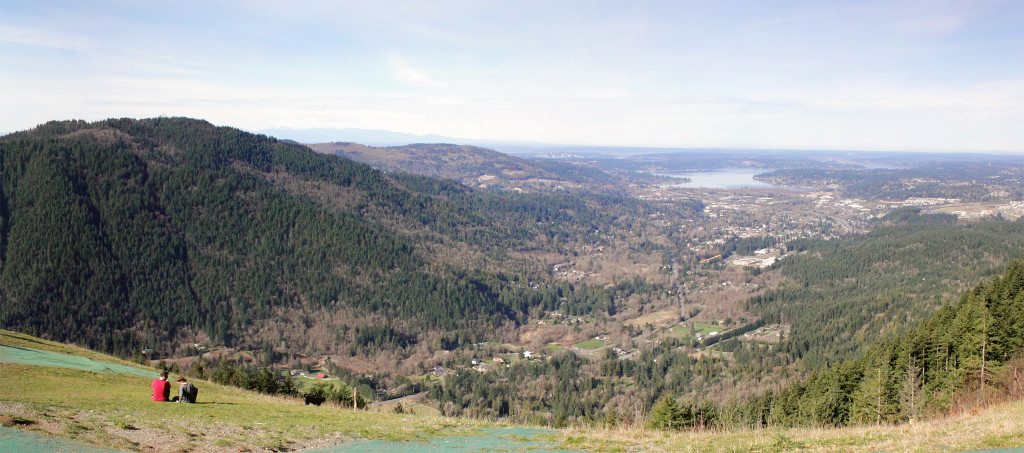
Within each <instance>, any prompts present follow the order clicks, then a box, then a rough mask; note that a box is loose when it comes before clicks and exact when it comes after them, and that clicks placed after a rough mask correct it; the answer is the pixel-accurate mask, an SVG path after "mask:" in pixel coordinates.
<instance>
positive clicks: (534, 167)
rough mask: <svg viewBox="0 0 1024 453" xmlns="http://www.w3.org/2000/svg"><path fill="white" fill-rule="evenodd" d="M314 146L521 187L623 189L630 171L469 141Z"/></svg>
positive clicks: (388, 166) (390, 167)
mask: <svg viewBox="0 0 1024 453" xmlns="http://www.w3.org/2000/svg"><path fill="white" fill-rule="evenodd" d="M309 147H310V148H312V149H313V150H315V151H318V152H321V153H325V154H334V155H338V156H344V157H347V158H349V159H352V160H354V161H356V162H362V163H364V164H368V165H370V166H372V167H374V168H377V169H380V170H385V171H391V172H406V173H413V174H418V175H425V176H430V177H434V178H445V179H453V180H456V181H459V182H461V183H463V184H465V185H467V186H471V187H478V188H492V189H501V190H514V191H520V192H523V191H525V192H552V191H578V190H592V191H599V192H620V191H621V190H622V188H623V187H626V183H624V181H625V177H624V176H621V175H620V174H619V173H618V172H615V171H614V170H613V171H604V170H600V169H597V168H595V167H594V166H593V165H591V164H589V163H586V162H569V161H563V160H553V159H527V158H520V157H516V156H511V155H508V154H503V153H500V152H497V151H494V150H490V149H486V148H480V147H477V146H470V145H450V144H415V145H405V146H392V147H373V146H365V145H360V144H357V143H350V142H336V143H319V144H312V145H309Z"/></svg>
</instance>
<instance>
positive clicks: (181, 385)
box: [153, 371, 199, 403]
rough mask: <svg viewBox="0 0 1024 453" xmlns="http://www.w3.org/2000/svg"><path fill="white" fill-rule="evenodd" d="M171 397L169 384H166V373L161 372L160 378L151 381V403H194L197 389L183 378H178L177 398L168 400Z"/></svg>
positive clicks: (197, 393) (197, 392)
mask: <svg viewBox="0 0 1024 453" xmlns="http://www.w3.org/2000/svg"><path fill="white" fill-rule="evenodd" d="M169 396H171V383H170V382H167V371H161V372H160V377H159V378H156V379H153V401H176V402H179V403H194V402H196V397H197V396H199V389H198V388H196V386H194V385H192V383H191V382H189V381H188V379H185V376H181V377H179V378H178V396H176V397H174V399H169V398H168V397H169Z"/></svg>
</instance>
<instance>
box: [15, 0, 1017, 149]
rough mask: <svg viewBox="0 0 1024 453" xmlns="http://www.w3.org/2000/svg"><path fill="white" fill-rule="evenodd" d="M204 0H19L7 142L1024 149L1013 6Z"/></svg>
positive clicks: (1003, 0) (881, 1)
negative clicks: (210, 136)
mask: <svg viewBox="0 0 1024 453" xmlns="http://www.w3.org/2000/svg"><path fill="white" fill-rule="evenodd" d="M186 3H187V2H186ZM188 5H190V6H188V7H182V3H180V2H175V3H153V2H137V3H134V2H129V3H123V2H117V1H96V2H72V1H54V2H36V1H12V2H5V3H4V6H3V11H2V13H3V14H0V58H3V60H4V61H5V65H4V67H3V69H0V99H2V100H3V106H4V107H3V108H2V109H0V131H3V132H4V133H8V132H14V131H18V130H24V129H28V128H31V127H34V126H35V125H38V124H41V123H44V122H46V121H49V120H62V119H72V118H80V119H85V120H88V121H95V120H102V119H106V118H112V117H134V118H146V117H157V116H162V115H164V116H186V117H192V118H201V119H206V120H208V121H210V122H212V123H214V124H217V125H224V126H232V127H237V128H240V129H244V130H251V131H257V130H263V129H270V128H291V129H304V128H347V129H365V130H385V131H396V132H399V133H404V134H412V135H414V136H432V135H436V136H439V137H455V138H460V139H464V140H465V141H478V142H479V141H487V142H520V141H527V142H536V143H544V144H548V143H550V144H556V145H558V144H569V145H572V146H598V147H638V148H739V149H747V148H752V149H808V150H814V149H835V150H863V151H930V152H980V153H1000V154H1005V153H1015V154H1016V153H1024V128H1022V127H1020V124H1024V4H1022V3H1021V2H1020V1H1017V0H992V1H986V0H980V1H971V2H952V1H950V2H946V1H939V2H936V1H925V0H902V1H892V0H878V1H863V2H843V1H824V2H822V1H811V0H792V1H787V2H771V3H764V2H756V1H747V0H737V1H726V2H713V3H708V2H698V1H680V2H667V1H666V2H659V1H637V2H610V1H595V2H542V1H517V2H508V1H499V2H484V3H481V2H462V1H448V0H445V1H432V2H396V3H389V2H375V3H373V4H363V3H357V2H340V3H339V2H326V1H311V2H302V3H299V4H281V3H280V2H269V1H254V2H245V3H238V2H196V3H188Z"/></svg>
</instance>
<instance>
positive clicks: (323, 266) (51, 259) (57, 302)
mask: <svg viewBox="0 0 1024 453" xmlns="http://www.w3.org/2000/svg"><path fill="white" fill-rule="evenodd" d="M0 175H2V184H0V258H2V259H0V264H2V270H0V301H2V304H0V326H3V327H4V328H8V329H13V330H22V331H27V332H30V333H33V334H37V335H40V336H43V337H47V338H52V339H57V340H61V341H71V342H76V343H80V344H85V345H87V346H89V347H93V348H96V349H99V350H103V351H112V352H116V353H120V354H122V355H123V354H127V353H128V352H129V351H131V350H137V349H138V348H139V347H155V348H157V349H158V350H163V351H165V352H170V351H171V350H173V349H174V348H175V347H176V346H175V345H180V344H182V342H184V341H204V340H206V341H210V342H213V343H216V344H225V345H236V346H242V347H247V348H252V349H258V348H264V349H270V348H278V349H280V348H285V349H286V350H291V351H304V352H309V353H329V352H339V351H338V349H339V348H343V349H344V351H343V352H349V353H360V352H367V351H380V350H385V349H386V350H388V351H390V354H396V355H401V354H403V352H402V351H404V350H405V349H406V348H409V347H411V346H412V345H415V344H423V343H426V344H433V343H434V342H432V341H431V340H433V339H443V340H444V341H442V342H440V343H441V344H443V345H449V346H450V347H454V346H457V345H458V344H463V343H468V342H475V341H480V340H482V339H496V338H498V337H500V336H501V335H502V332H503V329H506V330H507V329H511V328H514V327H515V326H516V325H518V324H520V323H522V322H524V320H525V319H526V318H527V317H528V316H529V314H530V310H531V309H532V310H544V309H552V308H554V307H555V306H556V305H557V304H558V303H560V302H559V299H560V298H561V297H566V296H571V293H572V292H573V291H574V288H573V287H572V285H554V284H549V283H550V282H548V281H547V280H546V279H545V277H546V276H547V269H546V266H545V265H544V264H543V263H542V262H534V261H531V260H530V259H529V258H528V257H527V258H524V257H522V256H521V255H522V254H520V255H516V256H512V252H528V251H530V250H535V249H541V248H543V249H545V250H549V251H553V252H556V253H558V252H565V251H567V250H569V249H570V248H571V247H572V246H573V244H575V243H578V242H580V241H582V242H586V241H587V240H588V238H591V239H593V238H596V237H597V236H596V235H597V233H596V231H597V230H598V229H599V228H603V230H602V232H601V234H604V235H607V234H614V232H613V231H609V228H608V227H609V226H611V225H614V224H615V223H616V222H618V221H619V220H618V219H619V218H620V214H622V211H620V210H623V209H625V210H635V213H640V215H641V216H642V215H643V213H644V212H645V210H647V209H650V208H648V207H645V206H644V205H642V204H639V203H637V202H631V201H628V200H626V199H623V198H608V197H609V196H607V195H602V196H598V195H574V194H554V195H547V196H540V195H531V194H517V193H494V192H486V191H474V190H472V189H470V188H467V187H465V186H462V185H460V184H457V183H454V182H450V181H443V180H436V179H430V178H424V177H419V176H412V175H407V174H389V175H383V174H381V173H380V172H378V171H376V170H373V169H372V168H370V167H369V166H366V165H363V164H358V163H355V162H352V161H350V160H348V159H344V158H340V157H336V156H328V155H323V154H318V153H315V152H313V151H311V150H309V149H308V148H306V147H304V146H300V145H296V144H291V143H284V142H279V141H277V140H275V139H273V138H269V137H266V136H261V135H252V134H248V133H244V132H241V131H239V130H236V129H231V128H225V127H214V126H213V125H211V124H209V123H206V122H203V121H198V120H190V119H184V118H159V119H149V120H131V119H122V120H108V121H103V122H98V123H85V122H80V121H77V122H76V121H70V122H51V123H47V124H45V125H42V126H39V127H37V128H35V129H33V130H30V131H26V132H20V133H15V134H11V135H8V136H5V137H3V138H2V139H0ZM598 207H600V209H598ZM694 209H697V210H699V209H700V206H699V204H695V205H693V206H687V207H682V208H680V211H679V213H678V214H679V215H685V212H689V213H690V214H691V215H692V213H693V212H694V211H693V210H694ZM633 216H634V215H630V216H628V217H633ZM606 237H607V236H606ZM531 283H532V285H531ZM525 288H531V290H530V291H528V292H526V291H524V289H525ZM512 293H516V294H520V295H521V297H510V295H511V294H512Z"/></svg>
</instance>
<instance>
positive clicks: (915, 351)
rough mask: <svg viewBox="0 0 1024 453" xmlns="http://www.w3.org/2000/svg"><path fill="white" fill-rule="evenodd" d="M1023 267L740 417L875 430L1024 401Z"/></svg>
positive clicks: (1016, 265) (756, 403)
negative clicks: (1009, 400)
mask: <svg viewBox="0 0 1024 453" xmlns="http://www.w3.org/2000/svg"><path fill="white" fill-rule="evenodd" d="M1022 368H1024V262H1021V261H1014V262H1012V263H1010V265H1009V266H1007V268H1006V271H1005V272H1004V273H1003V274H1002V275H1001V276H998V277H996V278H993V279H991V280H988V281H984V282H982V283H980V284H978V285H977V286H975V287H974V288H973V289H971V290H969V291H966V292H964V293H963V295H962V296H960V298H959V300H958V301H957V302H956V303H955V304H949V305H946V306H944V307H942V309H940V310H939V311H938V312H937V313H936V314H934V315H933V316H931V317H929V318H928V319H927V320H926V321H925V322H922V323H921V324H920V325H918V326H917V327H916V328H914V329H913V330H911V331H909V332H906V333H904V334H902V335H900V336H898V337H895V338H892V339H889V340H887V341H882V342H877V343H875V344H873V345H872V346H871V347H870V348H869V349H867V351H866V352H865V353H864V354H862V355H861V356H859V357H858V358H856V359H851V360H848V361H845V362H843V363H841V364H836V365H834V366H832V367H829V368H827V369H825V370H822V371H819V372H816V373H814V374H813V375H812V376H811V377H810V379H808V380H806V381H805V382H798V383H795V384H793V385H790V386H787V387H785V388H783V389H782V390H781V391H778V392H769V393H766V394H764V395H763V396H761V397H760V398H755V399H753V400H752V401H751V402H750V403H749V404H747V405H746V406H745V407H743V408H742V409H740V410H739V411H735V413H737V415H739V419H743V420H744V421H745V423H747V424H750V425H768V424H773V425H784V426H787V425H811V426H821V425H831V426H842V425H846V424H854V423H860V424H877V423H893V422H901V421H908V420H914V419H917V418H919V417H922V416H926V415H929V414H934V413H943V412H946V411H949V410H951V409H952V410H960V409H966V410H970V409H975V408H977V407H978V406H981V405H984V404H986V403H990V402H994V401H999V400H1001V399H1005V398H1022V397H1024V376H1022V375H1021V370H1022Z"/></svg>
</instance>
